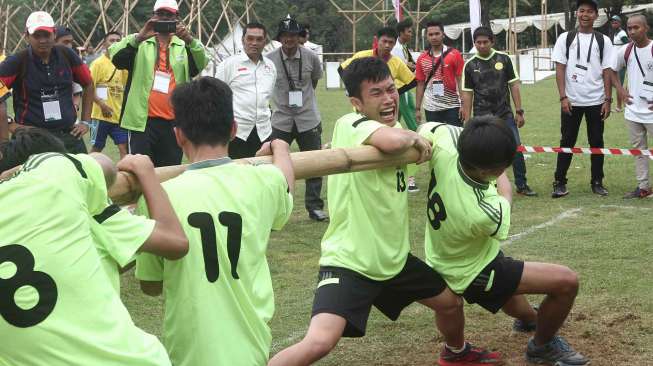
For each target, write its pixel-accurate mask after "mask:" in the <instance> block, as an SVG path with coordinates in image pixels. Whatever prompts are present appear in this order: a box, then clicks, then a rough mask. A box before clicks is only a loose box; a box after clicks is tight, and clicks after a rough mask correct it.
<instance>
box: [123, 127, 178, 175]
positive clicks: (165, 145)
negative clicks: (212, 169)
mask: <svg viewBox="0 0 653 366" xmlns="http://www.w3.org/2000/svg"><path fill="white" fill-rule="evenodd" d="M173 127H174V121H168V120H165V119H161V118H152V117H148V118H147V124H146V125H145V131H143V132H138V131H129V153H130V154H143V155H147V156H149V157H150V159H152V163H154V166H155V167H160V166H170V165H179V164H181V158H182V156H183V155H184V154H183V152H182V151H181V148H180V147H179V146H178V145H177V140H176V139H175V133H174V130H173Z"/></svg>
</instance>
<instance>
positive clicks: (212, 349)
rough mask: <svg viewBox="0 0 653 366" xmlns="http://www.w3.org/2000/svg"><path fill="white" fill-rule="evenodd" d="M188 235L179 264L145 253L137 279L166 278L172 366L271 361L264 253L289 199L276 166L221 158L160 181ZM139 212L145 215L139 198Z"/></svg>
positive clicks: (269, 297) (245, 365)
mask: <svg viewBox="0 0 653 366" xmlns="http://www.w3.org/2000/svg"><path fill="white" fill-rule="evenodd" d="M163 186H164V188H165V190H166V192H167V193H168V196H169V197H170V201H171V202H172V206H173V208H174V210H175V213H176V214H177V216H178V217H179V221H180V222H181V224H182V226H183V228H184V232H185V233H186V236H187V237H188V241H189V251H188V254H187V255H186V256H185V257H184V258H182V259H180V260H178V261H167V260H164V259H163V258H160V257H157V256H153V255H149V254H140V255H139V256H138V257H137V259H136V277H137V278H138V279H140V280H142V281H163V292H164V296H165V319H164V337H163V343H164V345H165V347H166V349H167V350H168V353H169V354H170V359H171V361H172V362H173V364H174V365H175V366H203V365H234V366H240V365H243V366H250V365H251V366H254V365H264V364H266V363H267V360H268V355H269V350H270V343H271V339H272V336H271V332H270V328H269V326H268V324H267V322H268V321H269V320H270V318H272V315H273V313H274V295H273V292H272V281H271V278H270V270H269V268H268V263H267V259H266V250H267V245H268V240H269V237H270V230H278V229H281V228H282V227H283V225H284V224H285V223H286V221H287V220H288V218H289V217H290V214H291V212H292V196H291V195H290V194H289V193H288V184H287V182H286V180H285V177H284V176H283V174H282V173H281V171H280V170H279V169H277V168H276V167H275V166H273V165H260V166H249V165H241V164H237V163H232V162H231V161H230V159H228V158H223V159H217V160H208V161H203V162H198V163H195V164H192V165H190V167H189V169H188V170H187V171H186V172H184V173H183V174H182V175H180V176H179V177H177V178H175V179H172V180H170V181H167V182H165V183H164V184H163ZM138 211H140V212H141V213H146V212H145V211H146V207H145V204H144V202H143V200H141V201H140V202H139V206H138Z"/></svg>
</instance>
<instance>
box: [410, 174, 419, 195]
mask: <svg viewBox="0 0 653 366" xmlns="http://www.w3.org/2000/svg"><path fill="white" fill-rule="evenodd" d="M408 192H410V193H415V192H419V187H418V186H417V184H416V183H415V177H408Z"/></svg>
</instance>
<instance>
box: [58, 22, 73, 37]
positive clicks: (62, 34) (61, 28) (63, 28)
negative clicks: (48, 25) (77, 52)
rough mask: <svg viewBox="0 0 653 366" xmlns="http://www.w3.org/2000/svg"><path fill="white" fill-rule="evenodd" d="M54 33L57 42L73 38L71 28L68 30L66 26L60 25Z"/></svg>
mask: <svg viewBox="0 0 653 366" xmlns="http://www.w3.org/2000/svg"><path fill="white" fill-rule="evenodd" d="M54 33H55V36H54V39H55V40H57V39H59V38H61V37H65V36H72V35H73V31H72V30H70V28H68V27H66V26H63V25H59V26H57V27H55V29H54Z"/></svg>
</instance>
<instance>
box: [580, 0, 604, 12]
mask: <svg viewBox="0 0 653 366" xmlns="http://www.w3.org/2000/svg"><path fill="white" fill-rule="evenodd" d="M581 5H590V6H591V7H593V8H594V10H596V11H597V12H598V11H599V2H598V1H596V0H578V1H576V9H578V8H580V6H581Z"/></svg>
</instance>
